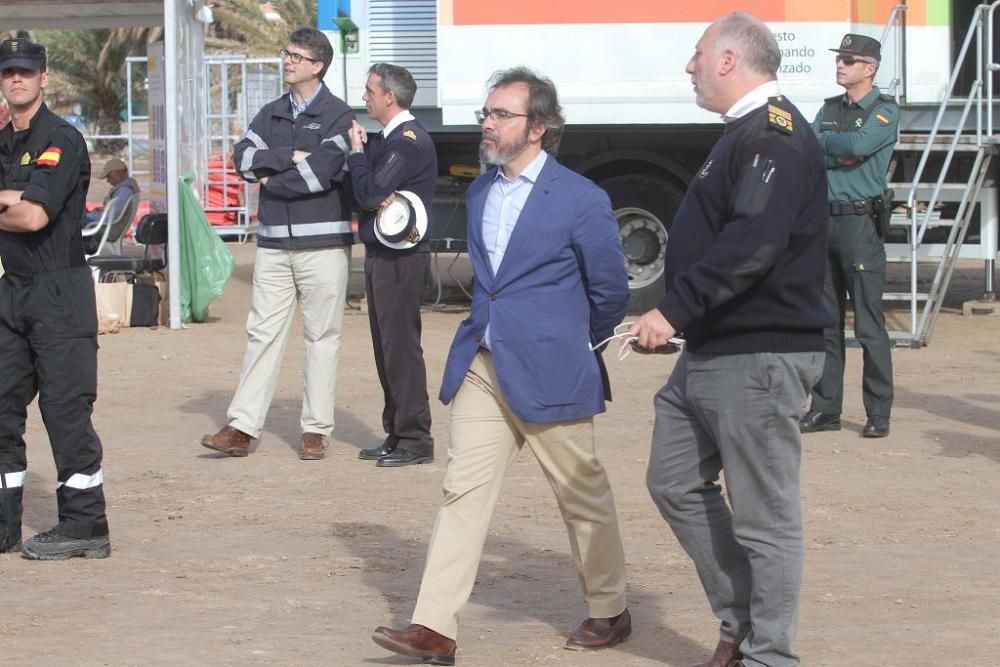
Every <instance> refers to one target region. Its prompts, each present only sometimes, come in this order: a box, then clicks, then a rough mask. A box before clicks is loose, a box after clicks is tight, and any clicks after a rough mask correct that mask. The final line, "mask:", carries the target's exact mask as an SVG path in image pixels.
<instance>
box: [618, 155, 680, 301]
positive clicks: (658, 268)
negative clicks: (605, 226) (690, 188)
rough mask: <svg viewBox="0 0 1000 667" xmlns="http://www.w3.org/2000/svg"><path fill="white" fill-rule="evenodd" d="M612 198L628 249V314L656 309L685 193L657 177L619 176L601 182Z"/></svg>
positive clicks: (624, 245)
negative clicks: (670, 239) (671, 236)
mask: <svg viewBox="0 0 1000 667" xmlns="http://www.w3.org/2000/svg"><path fill="white" fill-rule="evenodd" d="M601 187H602V188H604V190H605V192H607V193H608V197H610V198H611V208H612V209H613V210H614V212H615V218H616V219H617V220H618V233H619V237H620V239H621V242H622V249H623V250H624V252H625V268H626V270H627V271H628V280H629V308H628V312H629V313H644V312H646V311H647V310H649V309H650V308H653V307H654V306H655V305H656V304H657V303H659V301H660V299H662V298H663V294H664V292H665V291H666V287H665V285H664V282H663V270H664V267H665V265H666V263H665V260H664V251H665V250H666V247H667V237H668V233H669V231H670V225H671V224H673V221H674V215H675V214H676V213H677V208H678V207H679V206H680V203H681V199H682V198H683V197H684V193H683V192H682V191H681V190H680V189H679V188H678V187H677V186H676V185H674V184H673V183H671V182H669V181H666V180H664V179H662V178H658V177H656V176H648V175H640V174H636V175H631V176H616V177H615V178H609V179H608V180H606V181H602V182H601Z"/></svg>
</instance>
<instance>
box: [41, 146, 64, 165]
mask: <svg viewBox="0 0 1000 667" xmlns="http://www.w3.org/2000/svg"><path fill="white" fill-rule="evenodd" d="M61 159H62V149H61V148H59V147H58V146H49V147H48V148H46V149H45V150H44V151H42V154H41V155H39V156H38V159H37V160H35V164H37V165H39V166H41V167H55V166H56V165H58V164H59V161H60V160H61Z"/></svg>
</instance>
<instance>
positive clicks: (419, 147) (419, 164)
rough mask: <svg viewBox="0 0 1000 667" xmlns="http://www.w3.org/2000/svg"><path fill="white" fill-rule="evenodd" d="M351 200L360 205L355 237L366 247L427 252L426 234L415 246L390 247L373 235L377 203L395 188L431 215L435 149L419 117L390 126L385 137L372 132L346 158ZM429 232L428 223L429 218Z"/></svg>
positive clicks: (435, 160)
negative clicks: (362, 146)
mask: <svg viewBox="0 0 1000 667" xmlns="http://www.w3.org/2000/svg"><path fill="white" fill-rule="evenodd" d="M347 163H348V165H350V169H351V183H352V185H353V186H354V199H355V201H357V203H358V206H359V207H360V208H361V226H360V229H359V230H358V236H359V237H360V238H361V242H362V243H364V244H365V247H366V248H368V249H372V250H375V251H378V252H399V253H412V252H427V239H428V238H429V236H430V235H429V234H425V235H424V238H422V239H421V240H420V242H419V243H418V244H417V245H416V247H414V248H410V249H407V250H392V249H390V248H387V247H386V246H384V245H382V244H381V243H380V242H379V240H378V237H377V236H375V214H376V212H377V211H378V208H379V205H380V204H381V203H382V202H383V201H384V200H385V198H386V197H388V196H389V195H390V194H392V193H393V192H394V191H397V190H408V191H410V192H412V193H414V194H415V195H417V196H418V197H420V200H421V201H422V202H423V203H424V208H425V209H426V210H427V216H428V218H430V216H431V200H432V199H433V197H434V186H435V185H436V183H437V152H436V151H435V150H434V142H433V141H432V140H431V135H430V134H428V133H427V130H425V129H424V126H423V125H421V124H420V121H418V120H415V119H414V120H408V121H404V122H403V123H400V124H399V125H398V126H397V127H395V128H393V130H392V132H391V133H390V134H389V136H388V137H384V136H382V133H381V132H379V133H378V134H375V135H371V136H370V137H369V139H368V146H367V147H366V148H365V152H364V153H354V154H352V155H351V156H350V157H349V158H348V160H347ZM428 231H430V223H429V221H428Z"/></svg>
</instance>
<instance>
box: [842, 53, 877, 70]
mask: <svg viewBox="0 0 1000 667" xmlns="http://www.w3.org/2000/svg"><path fill="white" fill-rule="evenodd" d="M837 62H838V63H844V64H845V65H847V66H848V67H850V66H851V65H853V64H854V63H865V64H866V65H874V64H875V63H874V62H873V61H871V60H867V59H865V58H855V57H854V56H845V55H840V54H838V55H837Z"/></svg>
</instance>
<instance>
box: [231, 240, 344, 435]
mask: <svg viewBox="0 0 1000 667" xmlns="http://www.w3.org/2000/svg"><path fill="white" fill-rule="evenodd" d="M350 263H351V249H350V248H349V247H342V248H321V249H317V250H275V249H271V248H258V249H257V257H256V259H255V261H254V268H253V297H252V302H251V305H250V314H249V315H247V351H246V355H245V356H244V357H243V370H242V371H241V372H240V383H239V386H238V387H237V388H236V393H235V394H234V395H233V400H232V402H231V403H230V404H229V412H228V413H227V416H228V417H229V424H230V426H233V427H234V428H237V429H239V430H241V431H243V432H244V433H246V434H248V435H250V436H253V437H254V438H257V437H260V432H261V430H262V429H263V428H264V418H265V417H266V416H267V410H268V408H269V407H270V406H271V399H272V398H273V397H274V390H275V388H276V387H277V384H278V374H279V373H280V371H281V361H282V358H283V357H284V356H285V348H286V347H288V330H289V328H290V327H291V325H292V309H293V308H294V306H295V303H296V302H298V303H299V306H300V307H301V309H302V324H303V326H302V328H303V337H304V338H305V345H306V355H305V368H304V369H303V382H302V385H303V397H302V415H301V417H300V423H301V426H302V432H303V433H319V434H321V435H325V436H327V437H329V436H330V435H331V434H332V433H333V404H334V394H335V390H336V386H337V353H338V352H339V350H340V331H341V327H342V325H343V321H344V302H345V300H346V298H347V277H348V274H349V272H350Z"/></svg>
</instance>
